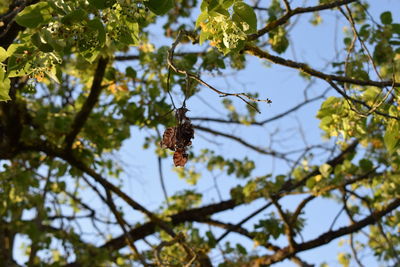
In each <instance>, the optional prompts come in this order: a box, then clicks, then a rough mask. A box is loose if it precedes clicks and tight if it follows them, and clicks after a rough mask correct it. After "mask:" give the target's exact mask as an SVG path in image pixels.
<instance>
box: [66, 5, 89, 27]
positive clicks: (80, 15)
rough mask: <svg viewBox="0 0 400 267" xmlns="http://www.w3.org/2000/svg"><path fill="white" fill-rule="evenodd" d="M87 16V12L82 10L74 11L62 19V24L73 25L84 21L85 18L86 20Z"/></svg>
mask: <svg viewBox="0 0 400 267" xmlns="http://www.w3.org/2000/svg"><path fill="white" fill-rule="evenodd" d="M86 15H87V14H86V12H85V11H84V10H83V9H82V8H78V9H77V10H74V11H72V12H70V13H68V14H67V15H65V16H64V17H63V18H62V19H61V22H62V23H64V24H66V25H72V24H74V23H76V22H80V21H82V20H83V19H84V18H86Z"/></svg>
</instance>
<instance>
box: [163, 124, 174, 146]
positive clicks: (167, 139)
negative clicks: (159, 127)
mask: <svg viewBox="0 0 400 267" xmlns="http://www.w3.org/2000/svg"><path fill="white" fill-rule="evenodd" d="M175 144H176V128H175V127H169V128H167V129H165V132H164V134H163V138H162V140H161V147H162V148H169V149H171V150H173V151H175Z"/></svg>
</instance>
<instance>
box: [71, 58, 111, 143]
mask: <svg viewBox="0 0 400 267" xmlns="http://www.w3.org/2000/svg"><path fill="white" fill-rule="evenodd" d="M107 63H108V59H107V58H100V59H99V62H98V63H97V68H96V71H95V73H94V77H93V82H92V87H91V88H90V93H89V96H88V98H87V99H86V101H85V103H84V104H83V106H82V108H81V110H80V111H79V112H78V114H76V116H75V118H74V121H73V122H72V124H71V131H70V132H69V133H68V134H67V135H66V136H65V148H66V149H71V146H72V143H73V142H74V140H75V138H76V136H77V135H78V133H79V132H80V131H81V129H82V127H83V126H84V125H85V123H86V121H87V119H88V118H89V115H90V113H91V112H92V110H93V108H94V106H95V105H96V104H97V101H98V99H99V96H100V93H101V89H102V86H101V81H102V80H103V76H104V73H105V70H106V67H107Z"/></svg>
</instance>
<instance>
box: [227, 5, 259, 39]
mask: <svg viewBox="0 0 400 267" xmlns="http://www.w3.org/2000/svg"><path fill="white" fill-rule="evenodd" d="M233 11H234V13H233V16H235V17H236V19H240V20H241V21H240V22H241V23H242V24H243V23H246V24H247V25H248V29H246V28H247V25H246V26H243V25H241V26H242V27H244V31H245V32H246V33H254V32H255V31H256V30H257V16H256V13H255V12H254V10H253V8H252V7H250V6H249V5H247V4H245V3H243V2H236V3H235V4H234V5H233ZM233 16H232V17H233Z"/></svg>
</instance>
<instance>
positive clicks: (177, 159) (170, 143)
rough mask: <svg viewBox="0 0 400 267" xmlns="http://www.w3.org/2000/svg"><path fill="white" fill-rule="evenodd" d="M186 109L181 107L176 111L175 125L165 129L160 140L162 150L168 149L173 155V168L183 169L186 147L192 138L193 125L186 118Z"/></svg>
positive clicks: (186, 157)
mask: <svg viewBox="0 0 400 267" xmlns="http://www.w3.org/2000/svg"><path fill="white" fill-rule="evenodd" d="M187 111H188V109H187V108H185V107H182V108H179V109H177V110H176V112H175V117H176V121H177V125H176V126H175V127H169V128H167V129H165V131H164V134H163V138H162V140H161V147H162V148H169V149H171V150H172V151H175V153H174V157H173V159H174V164H175V167H178V166H179V167H184V166H185V164H186V162H187V160H188V154H187V153H186V150H187V147H188V146H190V145H191V144H192V141H191V139H192V138H194V130H193V125H192V123H191V121H190V119H189V118H188V117H187V116H186V112H187Z"/></svg>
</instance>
